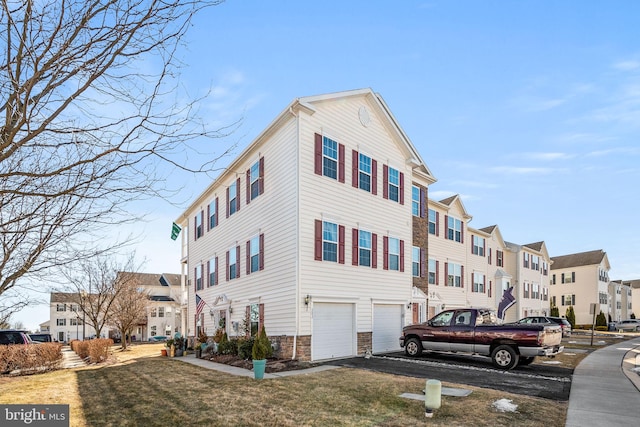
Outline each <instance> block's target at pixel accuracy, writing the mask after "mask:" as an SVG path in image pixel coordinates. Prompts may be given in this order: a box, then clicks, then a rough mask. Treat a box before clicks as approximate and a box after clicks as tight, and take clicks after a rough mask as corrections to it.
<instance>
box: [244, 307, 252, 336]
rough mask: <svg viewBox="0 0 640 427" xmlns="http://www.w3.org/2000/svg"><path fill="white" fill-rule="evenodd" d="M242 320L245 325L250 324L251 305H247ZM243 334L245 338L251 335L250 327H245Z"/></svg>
mask: <svg viewBox="0 0 640 427" xmlns="http://www.w3.org/2000/svg"><path fill="white" fill-rule="evenodd" d="M244 321H245V325H251V306H250V305H248V306H247V307H246V308H245V310H244ZM244 335H245V336H246V337H247V338H248V337H249V336H251V327H248V328H247V330H246V331H245V333H244Z"/></svg>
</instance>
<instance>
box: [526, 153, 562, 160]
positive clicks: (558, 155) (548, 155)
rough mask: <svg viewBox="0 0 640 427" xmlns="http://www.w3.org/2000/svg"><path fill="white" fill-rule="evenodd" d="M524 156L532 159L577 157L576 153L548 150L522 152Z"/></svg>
mask: <svg viewBox="0 0 640 427" xmlns="http://www.w3.org/2000/svg"><path fill="white" fill-rule="evenodd" d="M522 156H523V157H525V158H527V159H532V160H566V159H572V158H574V157H575V154H568V153H558V152H547V153H522Z"/></svg>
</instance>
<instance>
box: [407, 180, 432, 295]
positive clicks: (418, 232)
mask: <svg viewBox="0 0 640 427" xmlns="http://www.w3.org/2000/svg"><path fill="white" fill-rule="evenodd" d="M413 185H415V186H416V187H419V188H422V189H423V190H424V194H425V201H424V203H425V208H424V209H425V212H424V218H420V217H416V216H414V217H412V218H413V246H418V247H420V248H423V249H424V250H425V265H424V267H423V270H424V277H414V278H413V286H415V287H416V288H418V289H420V290H421V291H422V292H424V293H425V294H427V295H428V294H429V246H428V236H429V208H428V205H427V195H428V192H427V187H423V186H421V185H417V184H413ZM409 259H410V260H411V257H409ZM409 266H411V264H409Z"/></svg>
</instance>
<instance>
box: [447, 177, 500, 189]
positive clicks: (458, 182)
mask: <svg viewBox="0 0 640 427" xmlns="http://www.w3.org/2000/svg"><path fill="white" fill-rule="evenodd" d="M451 184H453V185H456V186H458V185H460V186H466V187H474V188H489V189H494V188H498V187H499V186H498V185H497V184H494V183H491V182H480V181H470V180H463V179H459V180H455V181H452V182H451Z"/></svg>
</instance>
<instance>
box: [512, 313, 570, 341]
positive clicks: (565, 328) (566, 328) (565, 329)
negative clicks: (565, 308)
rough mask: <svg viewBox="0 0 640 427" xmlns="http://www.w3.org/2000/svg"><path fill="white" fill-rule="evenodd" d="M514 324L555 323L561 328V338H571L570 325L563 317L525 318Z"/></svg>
mask: <svg viewBox="0 0 640 427" xmlns="http://www.w3.org/2000/svg"><path fill="white" fill-rule="evenodd" d="M516 323H527V324H529V323H555V324H556V325H560V327H561V328H562V337H563V338H566V337H570V336H571V323H570V322H569V321H568V320H567V319H565V318H564V317H554V316H527V317H523V318H522V319H520V320H518V321H517V322H516Z"/></svg>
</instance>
